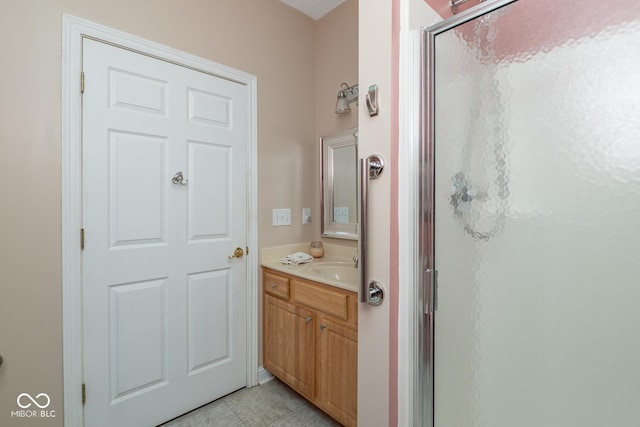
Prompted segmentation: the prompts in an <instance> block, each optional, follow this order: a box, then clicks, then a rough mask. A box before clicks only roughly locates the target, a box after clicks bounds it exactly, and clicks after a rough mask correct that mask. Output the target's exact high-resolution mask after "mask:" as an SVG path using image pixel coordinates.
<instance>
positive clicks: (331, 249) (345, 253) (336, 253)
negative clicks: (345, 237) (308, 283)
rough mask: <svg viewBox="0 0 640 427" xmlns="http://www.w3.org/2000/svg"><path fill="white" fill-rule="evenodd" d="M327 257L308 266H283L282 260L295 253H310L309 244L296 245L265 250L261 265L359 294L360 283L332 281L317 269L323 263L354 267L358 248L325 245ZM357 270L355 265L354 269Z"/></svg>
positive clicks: (316, 259)
mask: <svg viewBox="0 0 640 427" xmlns="http://www.w3.org/2000/svg"><path fill="white" fill-rule="evenodd" d="M324 248H325V256H323V257H322V258H314V260H313V261H311V262H309V263H306V264H298V265H291V264H282V263H281V262H280V258H282V257H284V256H286V255H288V254H292V253H295V252H304V253H309V244H308V243H303V244H296V245H287V246H277V247H273V248H263V249H262V252H261V255H262V257H261V258H262V259H261V263H260V264H261V265H262V266H263V267H267V268H270V269H273V270H276V271H280V272H282V273H287V274H291V275H293V276H298V277H301V278H303V279H308V280H313V281H314V282H319V283H324V284H327V285H330V286H334V287H336V288H340V289H345V290H347V291H351V292H358V282H357V280H356V281H355V282H350V281H343V280H331V279H326V278H324V277H321V276H320V275H319V274H318V273H317V272H316V271H315V268H316V267H317V266H318V265H319V264H322V263H328V262H340V263H343V262H344V263H350V264H351V265H353V257H354V256H355V255H356V253H357V252H356V248H351V247H348V246H339V245H332V244H328V243H325V244H324ZM353 268H354V269H355V268H356V267H355V265H354V267H353Z"/></svg>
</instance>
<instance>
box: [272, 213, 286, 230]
mask: <svg viewBox="0 0 640 427" xmlns="http://www.w3.org/2000/svg"><path fill="white" fill-rule="evenodd" d="M272 212H273V226H274V227H280V226H283V225H291V209H274V210H273V211H272Z"/></svg>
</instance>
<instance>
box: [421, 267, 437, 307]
mask: <svg viewBox="0 0 640 427" xmlns="http://www.w3.org/2000/svg"><path fill="white" fill-rule="evenodd" d="M423 289H424V295H423V296H422V298H423V301H424V310H423V311H424V314H426V315H428V316H431V314H432V313H433V312H434V311H435V310H436V308H437V298H436V296H437V295H438V271H437V270H432V269H430V268H427V269H426V270H425V271H424V288H423Z"/></svg>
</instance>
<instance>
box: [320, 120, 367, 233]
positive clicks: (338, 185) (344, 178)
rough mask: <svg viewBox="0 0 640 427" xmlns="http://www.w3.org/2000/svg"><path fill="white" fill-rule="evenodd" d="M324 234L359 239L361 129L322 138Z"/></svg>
mask: <svg viewBox="0 0 640 427" xmlns="http://www.w3.org/2000/svg"><path fill="white" fill-rule="evenodd" d="M320 146H321V149H322V179H321V185H322V236H324V237H336V238H339V239H351V240H357V239H358V196H357V184H358V183H357V181H358V173H357V161H358V128H352V129H347V130H344V131H340V132H336V133H332V134H329V135H326V136H323V137H321V138H320Z"/></svg>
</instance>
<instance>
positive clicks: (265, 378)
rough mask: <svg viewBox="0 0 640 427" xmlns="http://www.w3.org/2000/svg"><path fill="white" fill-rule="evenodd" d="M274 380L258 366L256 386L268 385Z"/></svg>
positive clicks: (269, 373)
mask: <svg viewBox="0 0 640 427" xmlns="http://www.w3.org/2000/svg"><path fill="white" fill-rule="evenodd" d="M274 378H275V377H274V376H273V375H271V372H269V371H267V370H266V369H264V367H263V366H260V367H259V368H258V384H260V385H262V384H265V383H268V382H269V381H271V380H272V379H274Z"/></svg>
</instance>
